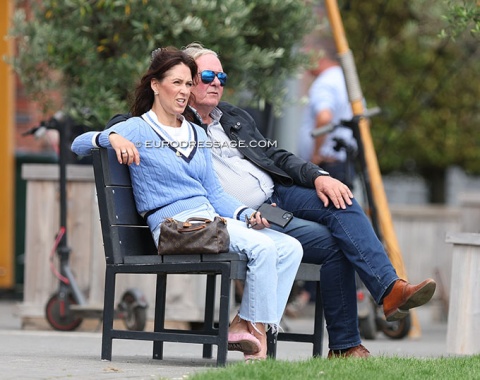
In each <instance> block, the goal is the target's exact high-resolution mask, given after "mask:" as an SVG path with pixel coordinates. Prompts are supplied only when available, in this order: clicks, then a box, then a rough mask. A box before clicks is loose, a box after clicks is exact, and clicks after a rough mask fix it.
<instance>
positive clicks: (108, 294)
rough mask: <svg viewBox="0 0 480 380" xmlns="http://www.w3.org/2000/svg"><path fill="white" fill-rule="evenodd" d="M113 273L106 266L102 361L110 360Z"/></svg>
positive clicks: (113, 296)
mask: <svg viewBox="0 0 480 380" xmlns="http://www.w3.org/2000/svg"><path fill="white" fill-rule="evenodd" d="M115 274H116V273H115V272H114V271H113V270H112V269H111V268H109V267H108V266H107V269H106V272H105V295H104V301H103V331H102V360H112V329H113V318H114V313H115V310H114V309H115Z"/></svg>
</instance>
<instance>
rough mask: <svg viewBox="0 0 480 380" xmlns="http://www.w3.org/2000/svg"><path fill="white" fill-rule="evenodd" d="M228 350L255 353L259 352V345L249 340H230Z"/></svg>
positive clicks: (248, 353)
mask: <svg viewBox="0 0 480 380" xmlns="http://www.w3.org/2000/svg"><path fill="white" fill-rule="evenodd" d="M228 350H229V351H240V352H243V353H244V354H247V355H253V354H256V353H258V352H259V349H258V346H257V345H256V344H255V343H253V342H249V341H247V340H244V341H240V342H231V343H230V342H229V343H228Z"/></svg>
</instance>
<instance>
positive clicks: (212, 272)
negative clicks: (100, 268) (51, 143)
mask: <svg viewBox="0 0 480 380" xmlns="http://www.w3.org/2000/svg"><path fill="white" fill-rule="evenodd" d="M92 155H93V167H94V174H95V184H96V189H97V197H98V206H99V211H100V223H101V229H102V236H103V244H104V250H105V259H106V273H105V295H104V309H103V331H102V355H101V358H102V360H111V358H112V341H113V339H133V340H147V341H153V358H154V359H163V343H164V342H181V343H197V344H202V345H203V357H204V358H211V357H212V346H213V345H217V365H225V362H226V358H227V338H228V325H229V318H230V315H229V312H230V302H231V300H230V298H231V297H230V295H231V282H232V280H236V279H240V280H244V279H245V273H246V260H247V259H246V257H245V256H244V255H242V254H237V253H231V252H229V253H224V254H220V255H211V254H201V253H199V254H198V255H172V256H159V255H158V254H157V250H156V247H155V244H154V242H153V239H152V236H151V234H150V230H149V229H148V227H147V226H146V224H145V222H144V220H143V218H142V217H141V216H140V215H139V214H138V213H137V211H136V207H135V202H134V198H133V192H132V187H131V182H130V175H129V171H128V167H127V166H126V165H120V164H119V163H118V161H117V159H116V156H115V152H114V151H113V150H112V149H93V150H92ZM319 269H320V266H319V265H313V264H302V266H301V267H300V270H299V272H298V274H297V279H299V280H308V281H316V283H317V300H316V308H315V318H314V332H313V333H307V334H295V333H290V332H285V333H284V332H280V333H279V334H278V335H277V336H275V335H273V334H268V354H269V356H270V357H275V355H276V343H277V340H280V341H295V342H309V343H313V355H314V356H321V354H322V339H323V308H322V303H321V298H320V291H319V287H320V285H319V284H320V282H319V280H320V270H319ZM119 273H137V274H138V273H149V274H156V275H157V282H156V295H155V317H154V331H150V332H149V331H127V330H118V329H114V328H113V320H114V303H115V281H116V275H117V274H119ZM168 274H201V275H206V276H207V282H206V298H205V314H204V323H203V327H202V328H201V329H192V330H178V329H167V328H166V327H165V306H166V305H165V301H166V284H167V275H168ZM218 275H219V276H220V295H219V299H220V301H219V302H220V303H219V311H218V316H217V318H215V301H216V294H215V293H216V279H217V276H218ZM216 320H217V321H218V322H216Z"/></svg>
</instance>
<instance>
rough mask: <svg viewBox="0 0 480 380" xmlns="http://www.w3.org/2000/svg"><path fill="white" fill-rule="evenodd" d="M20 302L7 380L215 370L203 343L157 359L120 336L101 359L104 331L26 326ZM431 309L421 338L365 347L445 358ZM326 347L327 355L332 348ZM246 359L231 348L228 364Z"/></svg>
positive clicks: (298, 352) (8, 338) (6, 316)
mask: <svg viewBox="0 0 480 380" xmlns="http://www.w3.org/2000/svg"><path fill="white" fill-rule="evenodd" d="M17 305H18V302H15V301H2V300H0V378H1V379H12V380H13V379H15V380H17V379H26V380H27V379H150V380H151V379H162V378H165V379H184V378H185V377H186V376H188V375H189V374H193V373H195V372H199V371H202V370H205V369H209V368H213V367H214V366H215V360H205V359H201V346H200V345H192V344H180V343H166V344H165V348H164V354H165V359H164V360H161V361H158V360H153V359H151V350H152V343H150V342H137V341H122V340H114V342H113V357H112V359H113V360H112V361H111V362H106V361H101V360H100V347H101V333H100V332H57V331H50V330H43V331H32V330H22V329H21V322H20V319H19V318H18V316H16V307H17ZM431 314H432V313H431V312H430V310H429V307H424V308H420V309H417V315H418V319H419V321H420V326H421V337H420V338H416V339H411V338H406V339H403V340H391V339H388V338H386V337H385V336H384V335H382V334H379V335H378V337H377V339H375V340H368V341H365V342H364V345H365V346H366V347H367V348H368V349H369V350H370V351H371V352H372V354H374V355H387V356H395V355H396V356H410V357H440V356H447V352H446V332H447V325H446V323H440V322H432V317H431ZM287 325H288V327H289V328H290V329H291V330H292V331H298V332H301V331H309V329H310V328H311V319H310V318H308V317H306V318H305V317H304V318H299V319H293V320H289V321H287ZM326 347H327V342H326V341H325V345H324V356H325V355H326V352H327V349H326ZM311 354H312V346H311V344H306V343H290V342H279V343H278V347H277V358H278V359H281V360H303V359H307V358H309V357H310V356H311ZM240 360H242V355H241V354H240V353H238V352H231V353H229V356H228V362H229V363H232V362H235V361H240Z"/></svg>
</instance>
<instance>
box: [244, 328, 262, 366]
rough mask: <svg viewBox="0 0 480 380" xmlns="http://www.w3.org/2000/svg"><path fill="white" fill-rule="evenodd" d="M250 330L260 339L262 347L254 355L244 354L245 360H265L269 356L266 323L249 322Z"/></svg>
mask: <svg viewBox="0 0 480 380" xmlns="http://www.w3.org/2000/svg"><path fill="white" fill-rule="evenodd" d="M247 325H248V329H249V331H250V332H251V333H252V334H253V336H255V338H257V339H258V340H259V341H260V345H261V349H260V351H259V352H257V353H256V354H254V355H244V356H245V361H247V362H248V361H253V360H265V359H266V358H267V332H266V329H265V324H263V323H255V324H252V323H251V322H247Z"/></svg>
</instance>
